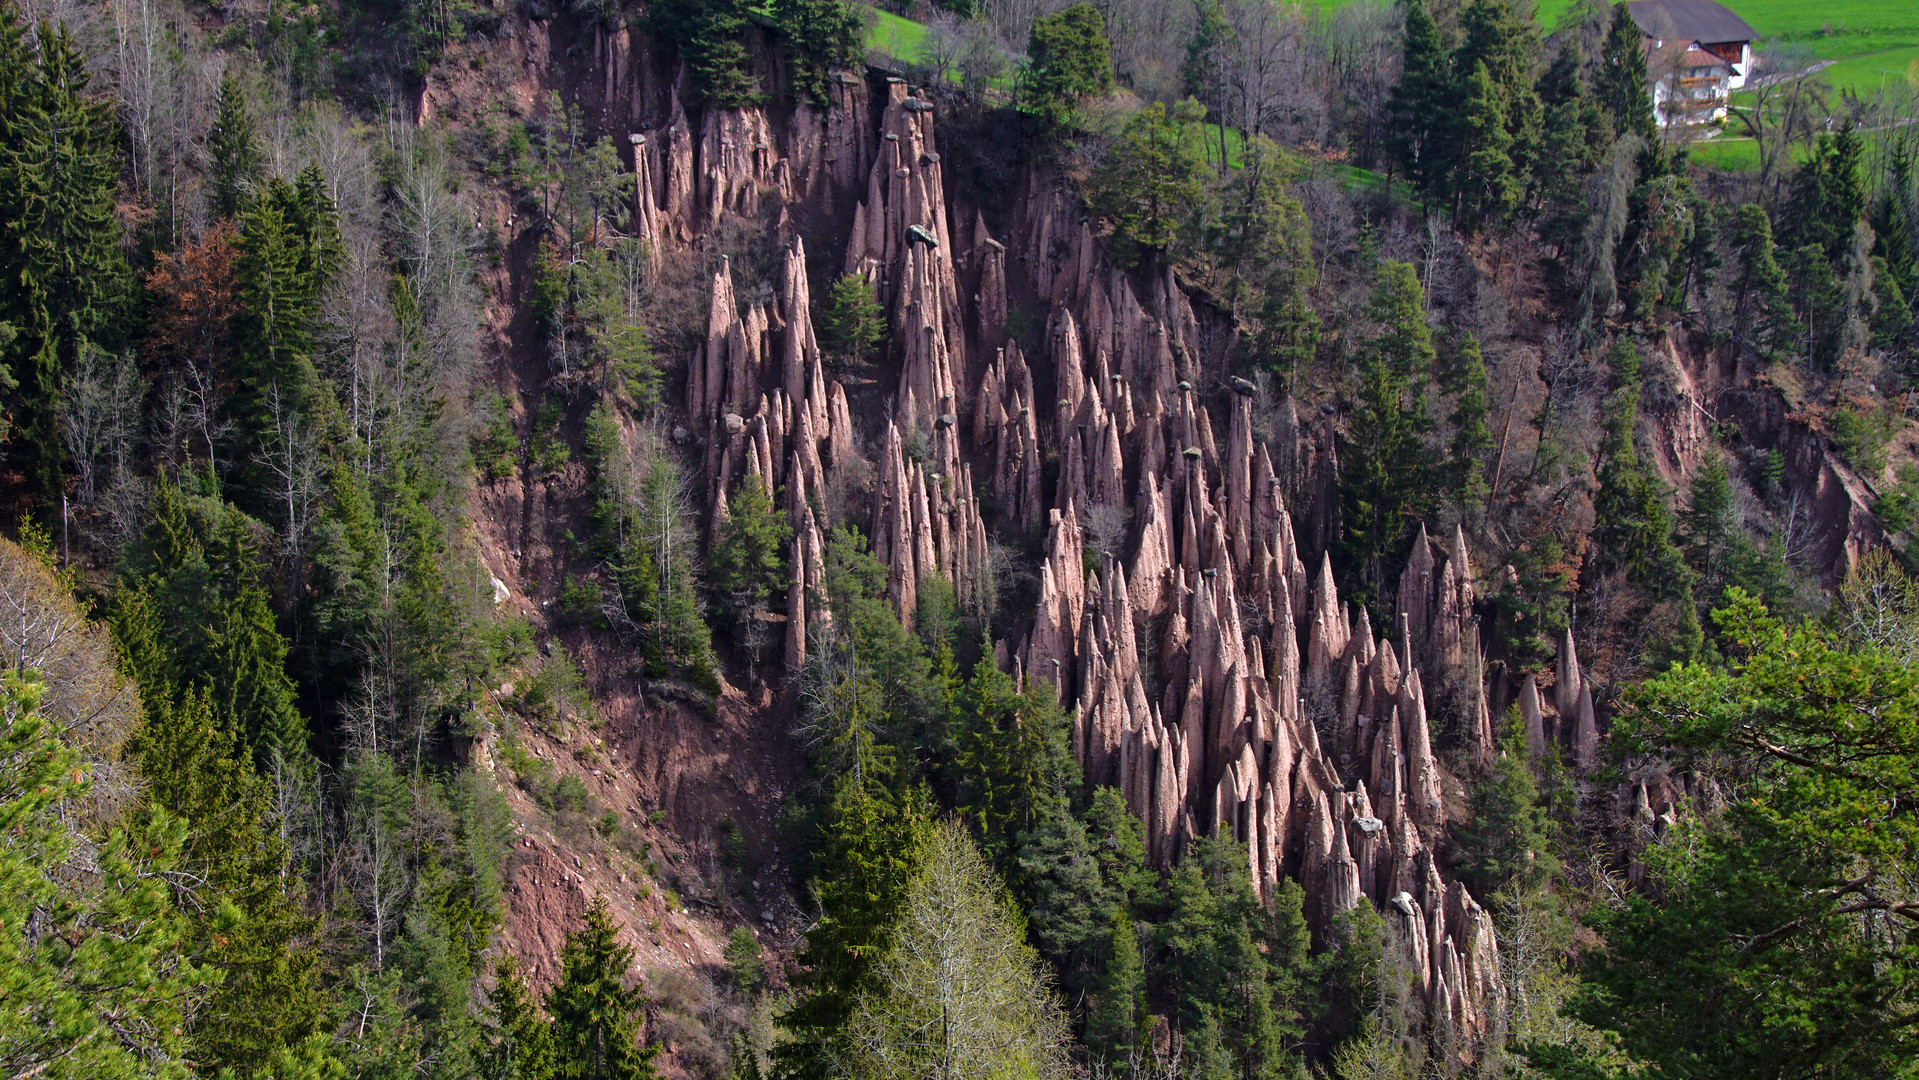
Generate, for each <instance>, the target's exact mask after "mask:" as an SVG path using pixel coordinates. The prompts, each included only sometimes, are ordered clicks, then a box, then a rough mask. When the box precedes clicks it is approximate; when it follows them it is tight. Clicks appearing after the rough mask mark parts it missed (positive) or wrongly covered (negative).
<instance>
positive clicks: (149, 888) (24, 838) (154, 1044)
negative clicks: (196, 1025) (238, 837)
mask: <svg viewBox="0 0 1919 1080" xmlns="http://www.w3.org/2000/svg"><path fill="white" fill-rule="evenodd" d="M44 689H45V688H44V686H42V685H41V684H39V683H35V682H29V681H27V680H26V679H25V678H23V676H22V673H20V672H17V671H5V672H0V836H4V837H5V838H6V842H5V843H4V844H0V1069H3V1070H4V1071H5V1072H6V1073H7V1074H8V1075H10V1076H21V1077H29V1076H38V1077H47V1078H49V1080H83V1078H85V1080H93V1078H100V1080H122V1078H125V1080H133V1078H135V1077H141V1078H155V1080H187V1078H188V1077H189V1076H191V1075H192V1073H191V1071H190V1070H189V1068H188V1061H189V1058H190V1052H189V1047H188V1040H187V1039H186V1038H184V1032H183V1027H184V1025H185V1022H186V1018H187V1016H188V1015H189V1014H190V1013H191V1012H192V1010H193V1007H194V1005H195V999H196V997H197V996H199V995H201V994H203V993H204V992H205V990H206V988H207V986H208V983H209V982H210V979H211V972H209V971H207V970H206V969H204V968H203V967H202V966H201V965H200V964H198V963H197V962H196V961H195V959H194V958H193V957H192V956H191V953H190V945H189V944H188V941H187V938H188V934H187V932H186V928H185V925H184V923H185V920H184V919H183V918H182V917H181V914H180V912H179V911H178V910H177V909H176V907H175V904H174V899H175V898H174V896H173V895H172V891H171V890H170V889H169V888H168V885H167V880H168V878H169V876H172V875H177V874H180V873H181V872H182V868H181V867H180V866H179V864H178V861H177V860H178V856H179V851H180V845H181V843H182V840H183V838H184V832H185V831H184V829H182V828H181V822H180V820H179V819H178V818H176V817H172V816H169V815H166V814H164V813H156V814H155V815H154V816H153V817H152V818H151V819H150V820H149V821H147V822H146V823H145V827H143V828H136V829H133V830H129V829H128V828H127V827H126V824H125V823H124V822H122V823H120V824H119V825H117V826H116V827H115V828H114V830H113V832H112V833H111V834H110V835H109V836H107V837H105V838H104V843H95V842H92V841H93V838H90V837H88V836H86V835H85V831H84V830H83V829H81V828H77V827H76V826H77V825H78V822H76V821H75V820H74V819H73V813H72V811H73V808H74V807H75V806H84V805H86V803H87V800H88V795H89V789H90V788H91V786H92V784H91V781H90V780H88V779H87V778H86V775H87V771H88V770H87V767H86V766H85V765H84V764H82V762H81V761H80V757H79V755H78V754H77V753H75V752H74V750H73V749H72V748H70V747H69V746H67V745H65V744H64V743H63V742H62V740H61V739H60V737H59V736H58V735H57V734H56V731H55V728H54V725H53V724H52V722H51V721H50V720H49V719H48V718H46V717H44V716H42V715H41V714H40V713H39V711H38V709H39V704H40V701H41V698H42V695H43V693H44Z"/></svg>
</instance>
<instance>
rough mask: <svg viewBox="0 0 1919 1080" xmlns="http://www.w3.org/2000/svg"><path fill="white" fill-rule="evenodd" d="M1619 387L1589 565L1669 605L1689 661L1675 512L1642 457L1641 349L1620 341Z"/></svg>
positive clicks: (1607, 424)
mask: <svg viewBox="0 0 1919 1080" xmlns="http://www.w3.org/2000/svg"><path fill="white" fill-rule="evenodd" d="M1607 360H1608V362H1609V365H1610V366H1611V368H1612V370H1613V377H1614V379H1615V381H1616V384H1617V389H1615V390H1614V391H1613V394H1612V396H1611V397H1610V398H1608V399H1607V402H1606V406H1605V412H1604V416H1603V419H1602V424H1603V426H1604V430H1605V434H1604V436H1603V437H1602V438H1601V439H1600V443H1599V454H1598V462H1597V466H1596V468H1595V469H1594V473H1595V474H1596V478H1597V479H1598V481H1599V490H1598V491H1597V492H1595V493H1594V495H1593V518H1594V524H1593V543H1592V551H1593V553H1594V565H1595V566H1596V568H1597V569H1598V570H1600V571H1601V572H1606V571H1610V570H1617V571H1620V572H1623V573H1624V575H1625V577H1626V580H1628V581H1630V582H1632V583H1633V584H1635V585H1638V586H1641V587H1642V588H1644V589H1645V590H1646V591H1647V593H1648V594H1649V595H1650V596H1651V598H1652V599H1653V600H1654V601H1655V602H1670V603H1672V604H1673V605H1674V607H1675V609H1676V612H1677V614H1678V615H1679V617H1680V619H1681V625H1680V626H1679V628H1678V630H1677V636H1676V638H1675V640H1674V641H1673V642H1671V643H1670V644H1671V645H1672V646H1673V647H1674V648H1676V649H1677V652H1678V653H1679V655H1680V656H1682V657H1684V658H1690V656H1691V653H1692V652H1693V651H1694V650H1696V648H1697V646H1698V640H1697V639H1698V635H1699V626H1698V621H1697V617H1696V613H1695V612H1694V610H1693V601H1692V586H1693V574H1692V571H1691V570H1690V569H1689V568H1688V567H1687V566H1686V563H1685V559H1684V558H1683V557H1682V556H1681V554H1680V552H1679V549H1678V547H1677V545H1675V544H1674V542H1673V516H1672V510H1671V509H1670V507H1669V506H1668V504H1667V491H1666V486H1665V484H1664V483H1663V482H1661V481H1660V479H1659V478H1658V476H1657V475H1655V474H1654V473H1653V472H1652V471H1651V470H1650V469H1649V468H1648V467H1647V465H1646V463H1645V460H1644V459H1643V458H1642V457H1640V454H1639V448H1638V445H1637V432H1638V417H1639V394H1640V376H1639V351H1638V349H1637V348H1635V347H1634V346H1633V344H1632V342H1630V341H1627V340H1625V339H1623V338H1622V339H1620V340H1619V341H1617V342H1615V343H1614V344H1613V347H1612V348H1611V350H1609V351H1608V353H1607Z"/></svg>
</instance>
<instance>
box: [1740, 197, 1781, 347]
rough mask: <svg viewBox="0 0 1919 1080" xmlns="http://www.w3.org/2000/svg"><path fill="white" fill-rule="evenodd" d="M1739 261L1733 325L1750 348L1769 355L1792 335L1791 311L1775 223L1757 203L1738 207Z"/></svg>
mask: <svg viewBox="0 0 1919 1080" xmlns="http://www.w3.org/2000/svg"><path fill="white" fill-rule="evenodd" d="M1730 240H1731V243H1732V249H1733V251H1734V252H1735V253H1736V255H1737V257H1738V260H1739V268H1738V276H1737V278H1736V279H1735V281H1734V283H1733V308H1732V313H1733V325H1734V326H1735V327H1737V328H1738V329H1737V332H1738V333H1740V334H1741V335H1743V336H1744V338H1745V342H1746V344H1747V346H1748V347H1749V348H1752V349H1754V350H1755V351H1757V352H1759V353H1760V354H1761V355H1766V354H1769V353H1770V352H1772V351H1773V350H1774V349H1776V348H1778V347H1779V345H1780V344H1781V343H1782V341H1785V340H1788V339H1790V337H1791V334H1792V317H1793V316H1792V308H1791V307H1790V305H1789V304H1788V303H1787V301H1786V272H1785V270H1784V269H1782V268H1781V267H1780V265H1779V259H1778V252H1777V249H1776V248H1775V247H1774V246H1773V239H1772V220H1771V219H1770V218H1768V217H1767V216H1766V210H1765V208H1764V207H1762V206H1758V205H1756V204H1754V203H1746V204H1745V205H1743V206H1741V207H1739V210H1738V212H1737V215H1736V217H1735V218H1734V221H1733V224H1732V227H1731V229H1730Z"/></svg>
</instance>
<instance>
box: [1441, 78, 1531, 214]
mask: <svg viewBox="0 0 1919 1080" xmlns="http://www.w3.org/2000/svg"><path fill="white" fill-rule="evenodd" d="M1465 90H1466V95H1465V113H1464V115H1463V117H1462V118H1461V121H1460V151H1461V153H1462V155H1463V158H1462V160H1461V163H1460V165H1461V170H1462V171H1461V173H1460V177H1459V180H1460V182H1459V185H1458V187H1457V189H1456V190H1455V193H1454V200H1453V201H1454V206H1455V208H1456V209H1457V211H1458V214H1457V216H1458V218H1459V223H1460V226H1461V227H1462V228H1463V229H1465V230H1466V231H1468V232H1473V231H1477V230H1478V229H1480V228H1483V227H1485V226H1487V225H1495V224H1498V223H1499V222H1500V221H1502V220H1504V219H1505V217H1506V216H1507V215H1508V214H1510V213H1511V212H1512V210H1513V208H1514V207H1515V206H1517V205H1518V204H1519V196H1520V193H1521V191H1522V190H1523V181H1522V180H1521V178H1520V175H1519V170H1518V169H1517V168H1516V167H1515V166H1514V165H1513V159H1512V156H1511V153H1510V151H1511V149H1512V135H1511V134H1510V133H1509V132H1508V131H1507V129H1506V110H1505V107H1504V105H1503V104H1502V102H1501V98H1502V94H1501V91H1500V88H1499V87H1498V86H1496V85H1494V83H1493V80H1492V76H1491V75H1490V74H1489V73H1488V72H1487V70H1486V64H1485V61H1483V60H1482V61H1480V62H1479V63H1478V64H1476V65H1475V66H1474V67H1473V70H1472V74H1470V75H1468V76H1467V77H1466V82H1465Z"/></svg>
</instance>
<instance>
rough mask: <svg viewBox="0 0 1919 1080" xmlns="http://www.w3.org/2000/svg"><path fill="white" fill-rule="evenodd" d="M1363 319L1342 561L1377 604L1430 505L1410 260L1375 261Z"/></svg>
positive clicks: (1343, 469) (1423, 337) (1427, 352)
mask: <svg viewBox="0 0 1919 1080" xmlns="http://www.w3.org/2000/svg"><path fill="white" fill-rule="evenodd" d="M1366 317H1367V320H1368V321H1369V322H1371V323H1373V324H1374V325H1375V327H1376V328H1377V329H1376V331H1375V333H1374V336H1373V337H1372V338H1371V339H1370V340H1369V341H1367V342H1365V344H1364V345H1362V346H1361V352H1360V355H1361V357H1362V360H1361V368H1360V388H1359V395H1358V398H1359V400H1358V403H1357V404H1358V408H1357V410H1356V411H1355V413H1354V415H1353V417H1352V419H1351V421H1350V423H1349V425H1348V430H1347V433H1346V434H1345V436H1344V437H1343V438H1342V439H1341V440H1340V446H1339V456H1340V495H1341V500H1342V507H1343V509H1342V514H1343V524H1344V525H1345V535H1344V537H1343V538H1342V539H1341V546H1342V548H1343V550H1344V553H1345V555H1346V558H1345V560H1344V562H1345V564H1346V565H1347V566H1349V567H1351V568H1352V571H1353V572H1354V573H1356V574H1357V575H1358V578H1357V580H1355V581H1353V582H1352V583H1351V587H1352V588H1353V589H1354V591H1355V592H1356V593H1357V594H1358V595H1360V596H1364V597H1367V598H1368V599H1369V602H1381V603H1383V602H1385V598H1386V597H1388V596H1389V595H1390V587H1391V584H1392V583H1393V582H1394V581H1396V580H1397V578H1398V571H1397V562H1398V560H1400V559H1402V558H1404V557H1405V551H1406V540H1407V537H1409V536H1410V535H1411V533H1410V530H1411V528H1412V527H1413V525H1414V523H1415V522H1417V521H1421V520H1424V519H1425V518H1426V517H1428V516H1429V515H1430V514H1431V512H1432V511H1433V509H1435V508H1436V505H1437V500H1438V495H1439V485H1438V484H1437V483H1435V479H1436V477H1435V476H1434V462H1433V455H1432V453H1431V448H1429V447H1428V446H1427V445H1426V442H1427V436H1428V434H1429V433H1430V431H1431V429H1432V420H1431V417H1430V415H1429V414H1428V412H1427V407H1426V383H1427V380H1428V379H1429V378H1430V376H1431V373H1432V364H1433V360H1434V356H1435V353H1434V349H1433V343H1432V331H1431V329H1430V328H1428V327H1427V325H1426V300H1425V292H1424V290H1422V289H1421V288H1420V285H1419V277H1418V275H1417V274H1416V273H1415V272H1414V270H1413V268H1412V266H1411V264H1408V263H1403V262H1397V261H1393V260H1387V261H1385V262H1382V263H1381V264H1380V269H1379V277H1378V280H1377V281H1376V282H1375V284H1374V286H1373V296H1372V299H1371V301H1369V303H1368V304H1367V308H1366Z"/></svg>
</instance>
